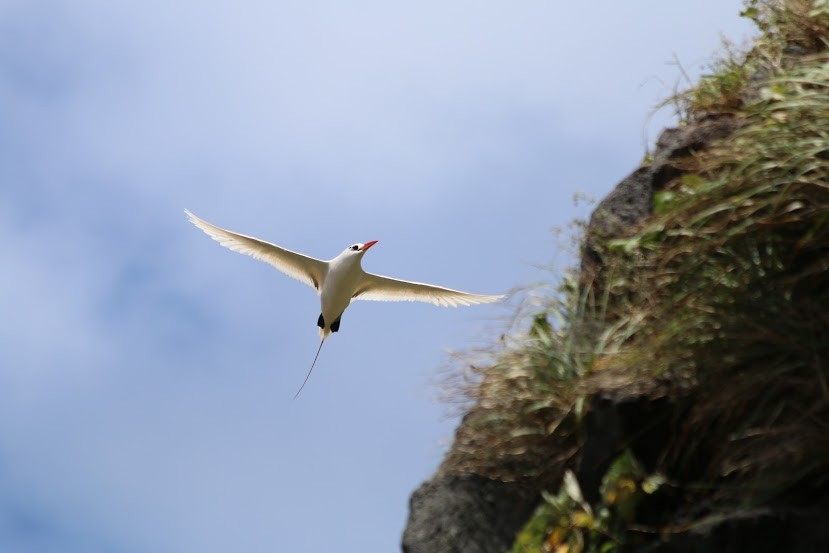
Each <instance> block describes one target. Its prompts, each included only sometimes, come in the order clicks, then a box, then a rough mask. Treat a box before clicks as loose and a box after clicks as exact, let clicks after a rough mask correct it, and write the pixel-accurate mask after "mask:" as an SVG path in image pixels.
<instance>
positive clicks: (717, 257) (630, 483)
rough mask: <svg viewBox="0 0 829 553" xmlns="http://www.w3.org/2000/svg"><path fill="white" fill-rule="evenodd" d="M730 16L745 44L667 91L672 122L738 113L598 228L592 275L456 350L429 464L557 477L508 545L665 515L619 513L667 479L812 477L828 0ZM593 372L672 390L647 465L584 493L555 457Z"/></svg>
mask: <svg viewBox="0 0 829 553" xmlns="http://www.w3.org/2000/svg"><path fill="white" fill-rule="evenodd" d="M743 14H744V16H746V17H749V18H751V19H752V20H754V21H755V22H756V24H757V26H758V28H759V29H760V31H761V35H760V36H759V37H758V39H757V41H756V42H755V44H754V46H753V48H752V49H751V50H750V51H748V52H747V53H745V54H742V55H738V54H736V53H734V52H733V51H729V52H728V53H727V57H726V59H725V60H724V61H722V62H720V63H717V64H715V65H714V72H713V73H712V74H711V75H708V76H706V77H704V78H703V79H702V81H701V82H700V83H699V85H698V86H697V87H695V88H694V89H692V90H689V91H687V92H685V93H683V94H681V95H679V96H677V98H675V101H676V102H679V103H681V104H682V108H683V112H684V114H685V116H684V118H685V120H686V121H688V122H689V123H690V122H693V121H696V120H703V119H705V118H710V117H712V116H718V117H723V116H726V117H733V118H735V119H737V120H738V121H739V123H740V125H739V128H738V130H737V131H736V132H735V133H734V134H733V135H731V136H729V137H728V138H727V139H725V140H721V141H719V142H717V143H715V144H714V145H712V146H710V147H708V148H706V149H704V150H702V151H700V152H697V153H695V154H694V155H692V156H689V157H688V158H687V159H685V160H684V162H683V164H682V167H681V174H680V175H679V176H677V177H676V178H674V179H673V180H672V181H671V182H669V183H668V185H667V186H666V187H665V188H664V189H663V190H661V191H659V192H658V193H657V194H656V195H655V198H654V213H653V215H652V216H650V217H649V218H647V219H646V220H645V221H643V222H642V224H641V225H639V226H638V227H636V228H631V229H629V230H628V232H627V234H625V235H624V236H615V237H612V239H610V240H606V241H604V242H603V247H602V249H601V251H600V255H601V267H600V269H599V270H598V271H595V274H594V275H592V276H591V277H590V278H589V279H588V277H587V276H585V275H584V274H582V273H578V274H577V275H578V276H573V277H568V278H567V279H565V282H564V283H563V284H562V286H561V287H560V288H559V291H558V294H556V295H555V296H554V298H553V299H551V300H549V301H548V304H547V305H545V306H544V307H543V308H539V307H538V306H537V305H536V306H533V307H531V308H530V309H531V310H530V311H529V312H528V313H527V314H526V316H525V317H523V319H522V320H525V321H528V324H525V325H524V326H522V327H521V328H520V330H518V331H516V332H514V333H513V334H512V335H510V336H508V337H506V338H505V339H504V342H503V344H501V345H500V347H499V348H498V349H497V350H496V351H494V352H492V353H490V354H489V356H488V360H487V361H486V362H485V363H476V364H474V365H473V366H472V370H473V372H475V373H476V374H479V375H480V378H479V379H478V380H477V381H476V384H475V385H474V386H472V387H471V388H470V391H469V394H470V397H471V399H472V400H473V401H474V406H473V408H472V409H471V410H470V412H469V414H468V415H467V418H466V420H465V422H464V425H462V427H461V429H460V430H459V433H458V436H457V437H456V444H455V447H454V448H453V451H452V452H451V453H450V455H449V457H448V458H447V460H446V462H445V464H444V470H450V471H463V472H474V473H476V474H481V475H484V476H488V477H492V478H497V479H501V480H511V481H526V482H533V483H534V484H535V485H537V486H541V487H545V488H546V489H548V490H549V489H559V486H560V490H559V492H557V493H556V494H555V495H547V496H545V501H544V502H543V503H542V505H541V506H539V508H538V510H537V512H536V516H535V517H533V519H531V520H530V521H529V523H528V524H527V526H526V528H525V529H524V531H523V532H522V533H521V534H520V535H519V538H518V540H517V542H516V544H515V546H514V548H513V552H514V553H521V552H527V553H531V552H541V551H556V552H558V553H567V552H569V553H574V552H580V551H596V552H607V551H613V550H616V549H617V548H619V547H620V546H622V545H624V544H625V543H628V542H629V541H630V540H631V539H632V536H636V535H641V533H642V532H650V533H657V534H658V533H659V532H668V531H670V532H674V531H681V530H682V528H680V527H676V526H668V525H670V524H673V523H672V522H668V521H665V522H664V524H665V526H661V527H654V526H652V525H651V526H648V527H647V528H644V526H643V525H642V524H641V522H640V521H637V503H638V501H639V499H641V498H642V497H644V496H645V495H650V494H651V493H653V492H654V491H655V490H656V489H658V488H660V487H662V486H663V485H666V482H670V484H669V485H670V487H672V488H674V489H675V491H676V492H677V493H676V494H675V496H674V497H675V498H676V499H675V503H676V504H675V505H674V506H675V507H676V508H678V509H681V508H682V506H683V505H686V506H688V505H704V506H705V508H704V509H701V510H699V513H698V515H697V516H698V517H700V518H703V517H710V516H712V515H714V514H717V513H727V512H730V511H731V510H734V509H737V508H745V507H750V506H754V505H761V504H764V503H765V502H768V501H770V500H771V499H773V498H779V497H783V496H790V495H792V494H794V493H795V492H796V491H797V490H799V489H800V488H801V487H803V486H806V487H808V486H812V485H814V482H815V481H819V482H822V483H823V485H829V481H827V478H826V476H825V475H826V474H829V426H827V425H829V423H827V421H829V383H827V378H828V377H829V309H827V306H829V1H827V0H799V1H787V2H776V1H761V0H749V1H748V2H747V3H746V9H745V11H744V12H743ZM602 390H613V391H614V392H615V393H616V394H629V395H631V396H634V395H653V396H655V395H671V394H675V395H677V396H681V397H682V398H685V399H687V400H688V401H687V405H688V407H687V410H686V411H685V412H684V415H683V418H682V420H681V421H678V422H677V424H676V428H675V429H674V430H675V436H674V438H673V440H672V442H671V443H670V444H666V445H665V450H664V453H663V455H662V457H661V461H660V467H659V471H658V472H655V473H654V474H645V473H644V471H643V469H642V468H641V466H640V465H639V463H638V461H637V459H635V458H634V457H633V455H632V454H631V453H630V452H624V453H623V454H622V455H621V456H620V457H619V458H618V459H617V460H616V461H615V462H614V463H612V464H611V466H610V469H609V470H608V472H607V474H606V475H605V479H604V482H603V485H602V494H601V496H602V498H601V499H600V500H599V502H598V503H594V504H592V505H591V504H588V503H587V502H585V500H584V499H583V498H582V497H581V493H580V492H579V491H578V482H576V481H575V477H574V476H573V475H572V472H567V470H568V469H569V468H570V467H572V466H573V460H574V459H575V456H576V455H577V452H578V451H579V447H580V445H581V442H580V440H581V437H580V432H581V427H580V423H581V422H582V420H583V416H584V412H585V409H586V398H588V397H590V396H591V395H592V394H595V393H597V392H599V391H602ZM700 456H702V457H703V458H704V463H703V464H702V465H699V458H700ZM689 459H697V466H693V467H692V466H691V461H689ZM563 474H567V475H568V476H567V477H565V478H564V480H563V483H561V482H562V478H561V477H562V475H563ZM807 483H808V484H807ZM693 524H694V521H693V520H692V521H690V522H687V523H686V525H685V526H684V527H688V526H691V525H693Z"/></svg>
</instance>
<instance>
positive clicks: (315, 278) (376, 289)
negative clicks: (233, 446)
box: [184, 209, 504, 399]
mask: <svg viewBox="0 0 829 553" xmlns="http://www.w3.org/2000/svg"><path fill="white" fill-rule="evenodd" d="M184 213H186V214H187V217H188V218H189V219H190V222H191V223H193V224H194V225H196V226H197V227H199V228H200V229H202V230H203V231H204V232H205V233H206V234H207V235H208V236H210V237H211V238H213V239H214V240H215V241H217V242H218V243H219V244H221V245H222V246H224V247H226V248H229V249H231V250H233V251H235V252H239V253H244V254H247V255H249V256H251V257H253V258H254V259H259V260H260V261H264V262H266V263H269V264H271V265H273V266H274V267H276V268H277V269H279V270H280V271H282V272H283V273H285V274H286V275H288V276H289V277H291V278H295V279H296V280H298V281H300V282H303V283H305V284H307V285H308V286H312V287H313V288H314V289H315V290H316V291H317V294H318V295H319V297H320V304H321V307H322V309H321V313H320V316H319V318H318V319H317V326H319V332H320V345H319V348H317V354H316V355H315V356H314V361H313V362H312V363H311V368H310V369H309V370H308V374H307V375H306V376H305V380H304V381H303V382H302V386H300V387H299V391H297V393H296V395H295V396H294V399H296V397H297V396H298V395H299V392H301V391H302V388H304V387H305V383H306V382H308V378H309V377H310V376H311V371H313V370H314V365H315V364H316V363H317V357H319V354H320V350H322V344H323V343H325V339H326V338H328V336H330V335H331V333H332V332H337V331H338V330H339V329H340V319H341V318H342V315H343V311H345V308H346V307H348V305H349V304H350V303H351V300H353V299H358V300H374V301H421V302H425V303H431V304H434V305H440V306H445V307H457V306H460V305H475V304H478V303H491V302H494V301H498V300H500V299H501V298H503V297H504V296H485V295H480V294H470V293H468V292H461V291H460V290H452V289H450V288H444V287H442V286H435V285H433V284H423V283H421V282H410V281H407V280H398V279H396V278H389V277H385V276H380V275H375V274H372V273H367V272H365V271H364V270H363V268H362V267H361V266H360V260H362V259H363V254H365V253H366V252H367V251H368V249H369V248H370V247H372V246H373V245H374V244H376V243H377V240H372V241H370V242H366V243H364V244H360V243H357V244H352V245H351V246H348V247H347V248H346V249H345V250H344V251H343V252H342V253H341V254H340V255H338V256H337V257H335V258H334V259H331V260H329V261H322V260H320V259H316V258H313V257H309V256H307V255H303V254H301V253H296V252H292V251H291V250H286V249H285V248H282V247H280V246H277V245H276V244H271V243H270V242H265V241H264V240H259V239H258V238H254V237H252V236H245V235H244V234H237V233H235V232H231V231H229V230H225V229H223V228H219V227H217V226H215V225H211V224H210V223H208V222H207V221H203V220H202V219H199V218H198V217H196V216H195V215H193V214H192V213H190V212H189V211H188V210H186V209H185V210H184Z"/></svg>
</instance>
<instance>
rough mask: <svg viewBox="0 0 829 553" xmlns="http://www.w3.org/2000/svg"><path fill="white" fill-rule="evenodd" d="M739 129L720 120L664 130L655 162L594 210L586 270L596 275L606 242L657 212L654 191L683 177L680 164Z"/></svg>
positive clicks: (727, 120) (585, 255)
mask: <svg viewBox="0 0 829 553" xmlns="http://www.w3.org/2000/svg"><path fill="white" fill-rule="evenodd" d="M737 127H738V123H737V122H736V120H735V119H733V118H731V117H720V118H715V119H711V120H704V121H700V122H698V123H693V124H689V125H687V126H684V127H678V128H673V129H666V130H665V131H663V132H662V134H661V135H660V136H659V139H658V140H657V141H656V148H655V149H654V154H653V159H652V161H651V162H650V163H649V164H646V165H642V166H640V167H639V168H637V169H636V170H635V171H633V172H632V173H631V174H630V175H628V176H627V177H625V179H623V180H622V182H620V183H619V184H617V185H616V188H614V189H613V191H612V192H610V194H608V195H607V197H605V199H604V200H602V201H601V202H599V205H598V206H596V209H595V210H593V214H592V215H591V216H590V222H589V224H588V226H587V232H586V233H585V237H586V243H585V248H584V251H583V253H582V256H583V259H582V271H590V272H591V273H592V272H593V271H595V270H597V269H598V266H599V265H601V249H602V248H601V244H602V243H603V242H604V241H606V240H608V239H611V238H614V237H618V236H619V235H621V234H623V233H624V231H625V230H626V229H629V228H631V227H633V226H635V225H636V224H638V223H639V222H640V221H641V220H642V219H644V218H645V217H647V216H648V215H650V214H651V213H652V212H653V195H654V192H657V191H659V190H661V189H662V188H663V187H664V186H665V185H666V184H667V183H668V182H670V181H671V180H672V179H674V178H676V177H677V176H679V175H680V174H681V170H680V169H679V168H678V167H677V165H676V163H677V162H678V161H680V160H682V159H683V158H686V157H688V156H690V155H692V154H693V153H694V152H695V151H699V150H702V149H704V148H705V147H706V146H707V145H709V144H710V143H711V142H712V141H714V140H717V139H720V138H724V137H726V136H728V135H730V134H731V133H733V132H734V131H735V130H736V129H737Z"/></svg>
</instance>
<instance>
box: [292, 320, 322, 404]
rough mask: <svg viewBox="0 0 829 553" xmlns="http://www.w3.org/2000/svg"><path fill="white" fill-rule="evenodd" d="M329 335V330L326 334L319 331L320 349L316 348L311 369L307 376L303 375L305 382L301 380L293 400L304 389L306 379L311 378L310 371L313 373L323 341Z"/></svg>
mask: <svg viewBox="0 0 829 553" xmlns="http://www.w3.org/2000/svg"><path fill="white" fill-rule="evenodd" d="M330 334H331V331H330V330H329V331H327V332H326V331H324V330H323V329H320V347H318V348H317V354H316V355H315V356H314V362H313V363H311V368H310V369H308V374H307V375H305V380H303V381H302V386H300V387H299V390H297V392H296V394H294V399H296V398H297V397H299V393H300V392H301V391H302V389H303V388H304V387H305V383H306V382H308V378H310V377H311V371H313V370H314V365H316V364H317V357H319V356H320V351H322V345H323V344H324V343H325V339H326V338H328V336H329V335H330Z"/></svg>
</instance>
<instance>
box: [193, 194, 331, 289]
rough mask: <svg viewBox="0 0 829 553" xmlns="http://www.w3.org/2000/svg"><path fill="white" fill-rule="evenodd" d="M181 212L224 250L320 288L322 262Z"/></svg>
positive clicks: (322, 276) (322, 272)
mask: <svg viewBox="0 0 829 553" xmlns="http://www.w3.org/2000/svg"><path fill="white" fill-rule="evenodd" d="M184 213H186V214H187V218H188V219H190V222H191V223H193V224H194V225H196V226H197V227H199V228H200V229H202V230H203V231H204V232H205V233H206V234H207V235H208V236H210V237H211V238H212V239H213V240H215V241H216V242H218V243H219V244H221V245H222V246H224V247H225V248H228V249H231V250H233V251H234V252H239V253H243V254H246V255H249V256H251V257H252V258H254V259H258V260H260V261H264V262H266V263H269V264H271V265H273V266H274V267H276V268H277V269H279V270H280V271H282V272H283V273H285V274H286V275H288V276H289V277H291V278H295V279H297V280H298V281H300V282H303V283H305V284H307V285H308V286H311V287H313V288H316V290H317V291H319V290H320V289H321V288H322V283H323V280H324V279H325V273H326V270H327V267H328V264H327V263H326V262H325V261H321V260H319V259H316V258H313V257H308V256H307V255H302V254H301V253H296V252H292V251H291V250H286V249H285V248H280V247H279V246H277V245H275V244H271V243H270V242H265V241H264V240H259V239H258V238H254V237H252V236H245V235H244V234H237V233H235V232H230V231H229V230H225V229H223V228H219V227H217V226H215V225H211V224H210V223H208V222H207V221H204V220H202V219H199V218H198V217H196V216H195V215H193V214H192V213H190V212H189V211H187V210H186V209H185V210H184Z"/></svg>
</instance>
